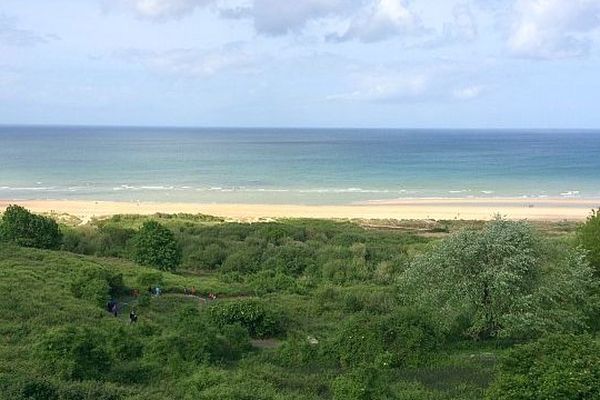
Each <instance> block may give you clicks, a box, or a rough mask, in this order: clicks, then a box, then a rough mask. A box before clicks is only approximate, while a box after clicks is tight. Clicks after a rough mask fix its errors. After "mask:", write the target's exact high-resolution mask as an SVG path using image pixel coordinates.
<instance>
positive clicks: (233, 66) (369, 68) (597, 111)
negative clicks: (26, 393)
mask: <svg viewBox="0 0 600 400" xmlns="http://www.w3.org/2000/svg"><path fill="white" fill-rule="evenodd" d="M599 52H600V0H456V1H455V0H447V1H446V0H444V1H439V0H438V1H435V0H293V1H292V0H52V1H48V0H27V1H23V0H2V1H1V2H0V123H3V124H14V123H26V124H94V125H96V124H99V125H174V126H180V125H181V126H190V125H191V126H297V127H306V126H312V127H338V126H340V127H420V128H428V127H441V128H461V127H462V128H511V127H523V128H600V57H599Z"/></svg>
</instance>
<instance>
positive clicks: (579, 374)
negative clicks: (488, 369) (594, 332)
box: [487, 335, 600, 400]
mask: <svg viewBox="0 0 600 400" xmlns="http://www.w3.org/2000/svg"><path fill="white" fill-rule="evenodd" d="M599 365H600V343H599V342H598V340H595V339H593V338H592V337H591V336H587V335H584V336H575V335H556V336H550V337H546V338H543V339H541V340H539V341H537V342H533V343H529V344H525V345H521V346H517V347H515V348H513V349H511V350H510V351H509V352H508V354H507V355H506V356H505V357H504V358H503V359H502V361H501V362H500V365H499V374H498V376H497V377H496V380H495V382H494V383H493V384H492V386H491V387H490V389H489V392H488V395H487V398H488V399H490V400H492V399H493V400H562V399H578V400H592V399H598V398H600V368H598V366H599Z"/></svg>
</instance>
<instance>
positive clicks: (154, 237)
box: [133, 221, 181, 270]
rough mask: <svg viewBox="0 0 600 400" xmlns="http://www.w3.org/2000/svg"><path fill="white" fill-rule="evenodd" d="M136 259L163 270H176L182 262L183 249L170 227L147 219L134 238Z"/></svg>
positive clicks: (143, 263)
mask: <svg viewBox="0 0 600 400" xmlns="http://www.w3.org/2000/svg"><path fill="white" fill-rule="evenodd" d="M133 243H134V256H133V258H134V259H135V261H137V262H138V263H140V264H142V265H149V266H152V267H156V268H158V269H162V270H175V269H176V268H177V267H178V266H179V264H180V263H181V249H180V248H179V246H178V245H177V241H176V240H175V236H174V235H173V232H171V231H170V230H169V229H168V228H166V227H164V226H162V225H161V224H159V223H158V222H156V221H146V222H144V224H143V225H142V227H141V228H140V230H139V231H138V232H137V233H136V235H135V236H134V238H133Z"/></svg>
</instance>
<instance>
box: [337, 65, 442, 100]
mask: <svg viewBox="0 0 600 400" xmlns="http://www.w3.org/2000/svg"><path fill="white" fill-rule="evenodd" d="M356 81H357V82H356V86H357V89H356V90H354V91H351V92H348V93H341V94H334V95H330V96H328V97H327V100H332V101H339V100H342V101H370V102H402V101H411V100H418V99H420V98H422V97H424V96H425V95H427V93H428V91H429V89H430V87H429V86H430V81H431V77H430V76H429V75H427V74H425V73H411V72H407V73H400V72H393V71H382V72H380V73H369V74H365V75H362V76H358V77H357V78H356Z"/></svg>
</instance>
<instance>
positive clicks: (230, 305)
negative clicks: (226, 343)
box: [209, 300, 285, 338]
mask: <svg viewBox="0 0 600 400" xmlns="http://www.w3.org/2000/svg"><path fill="white" fill-rule="evenodd" d="M209 312H210V317H211V319H212V320H213V321H214V323H215V324H217V325H218V326H221V327H222V326H225V325H233V324H240V325H241V326H243V327H244V328H246V329H247V330H248V333H249V334H250V336H252V337H258V338H264V337H273V336H277V335H279V334H281V333H283V332H284V326H285V319H284V316H283V314H282V313H280V312H277V311H274V310H272V309H270V308H267V307H266V306H265V305H264V303H262V302H260V301H258V300H235V301H229V302H219V303H216V304H214V305H213V306H211V307H210V309H209Z"/></svg>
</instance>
